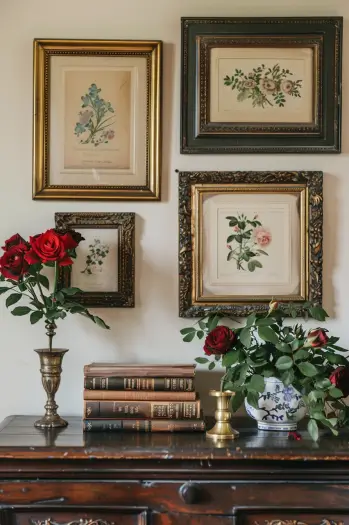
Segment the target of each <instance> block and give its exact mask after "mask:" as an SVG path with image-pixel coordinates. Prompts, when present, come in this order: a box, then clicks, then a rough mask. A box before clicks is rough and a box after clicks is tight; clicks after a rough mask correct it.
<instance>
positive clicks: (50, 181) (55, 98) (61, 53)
mask: <svg viewBox="0 0 349 525" xmlns="http://www.w3.org/2000/svg"><path fill="white" fill-rule="evenodd" d="M161 50H162V43H161V42H159V41H118V40H35V41H34V159H33V198H34V199H109V200H113V199H119V200H130V199H134V200H159V199H160V124H161V123H160V95H161V93H160V87H161V78H160V77H161Z"/></svg>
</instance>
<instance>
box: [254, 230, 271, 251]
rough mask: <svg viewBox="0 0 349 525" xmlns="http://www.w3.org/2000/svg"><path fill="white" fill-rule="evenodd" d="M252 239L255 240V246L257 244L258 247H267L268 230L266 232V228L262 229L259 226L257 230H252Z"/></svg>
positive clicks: (269, 238) (269, 241) (268, 240)
mask: <svg viewBox="0 0 349 525" xmlns="http://www.w3.org/2000/svg"><path fill="white" fill-rule="evenodd" d="M253 233H254V237H255V239H256V242H257V244H259V246H264V247H266V246H268V244H270V243H271V239H272V237H271V233H270V231H269V230H267V229H266V228H264V227H263V226H259V227H258V228H256V229H255V230H254V232H253Z"/></svg>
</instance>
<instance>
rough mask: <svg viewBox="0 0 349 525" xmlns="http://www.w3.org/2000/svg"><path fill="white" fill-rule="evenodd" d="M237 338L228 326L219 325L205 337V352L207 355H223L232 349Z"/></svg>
mask: <svg viewBox="0 0 349 525" xmlns="http://www.w3.org/2000/svg"><path fill="white" fill-rule="evenodd" d="M235 339H236V335H235V333H234V332H233V331H232V330H230V328H228V327H227V326H217V327H216V328H214V329H213V330H212V332H210V333H209V334H208V336H207V337H206V339H205V345H204V352H205V354H206V355H212V354H215V355H223V354H226V353H227V352H228V350H230V348H231V346H232V344H233V343H234V341H235Z"/></svg>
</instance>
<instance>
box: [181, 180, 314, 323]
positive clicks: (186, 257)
mask: <svg viewBox="0 0 349 525" xmlns="http://www.w3.org/2000/svg"><path fill="white" fill-rule="evenodd" d="M234 186H236V187H238V186H239V187H243V189H242V190H240V192H242V193H246V194H248V193H251V191H254V188H252V186H253V187H257V186H258V187H259V190H261V191H262V192H265V193H273V192H275V193H278V192H282V191H286V190H288V189H289V193H292V194H295V193H296V192H299V191H302V194H303V197H302V199H303V206H302V207H301V210H302V211H299V214H300V217H301V223H300V226H301V230H302V232H303V233H302V237H301V239H303V241H302V240H301V244H303V245H304V248H303V254H302V252H301V255H300V257H301V265H302V266H303V274H304V279H303V282H304V286H303V292H301V293H300V294H299V295H300V296H299V297H298V299H292V304H293V305H294V307H295V309H296V311H297V313H298V314H299V315H301V314H303V313H304V311H303V308H302V305H303V304H304V302H312V303H314V304H317V305H322V252H323V245H322V243H323V174H322V172H319V171H310V172H308V171H299V172H297V171H293V172H281V171H277V172H263V171H260V172H253V171H247V172H243V171H241V172H239V171H236V172H219V171H215V172H214V171H211V172H210V171H208V172H203V171H193V172H190V171H189V172H179V317H185V318H191V317H205V316H206V315H208V314H212V313H218V312H219V313H226V314H228V315H234V316H237V317H244V316H247V315H249V314H251V313H253V312H260V311H267V310H268V307H269V306H268V305H269V302H270V300H271V299H275V300H280V301H282V302H286V301H287V297H286V298H285V297H275V296H273V297H266V296H263V297H261V296H259V297H258V296H246V297H241V296H235V298H234V296H233V295H231V296H229V297H224V298H220V297H218V296H217V298H215V297H214V296H211V297H212V298H210V299H208V298H207V296H206V297H204V295H205V294H204V293H203V292H202V289H203V287H202V285H201V283H202V273H203V269H202V267H201V260H202V253H203V241H202V239H203V234H202V230H203V226H202V221H201V219H200V218H199V215H200V214H201V211H200V209H199V205H200V202H203V199H204V192H205V191H206V190H207V191H208V192H210V193H215V190H216V188H222V190H223V191H227V192H229V191H235V190H234ZM259 190H258V191H259ZM200 194H201V195H200ZM201 210H202V206H201ZM257 251H258V250H257ZM228 260H229V259H228ZM289 300H290V299H289Z"/></svg>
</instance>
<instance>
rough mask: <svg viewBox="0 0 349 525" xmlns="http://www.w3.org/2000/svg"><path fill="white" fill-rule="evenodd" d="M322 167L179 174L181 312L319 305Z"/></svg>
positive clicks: (245, 312) (193, 314) (192, 314)
mask: <svg viewBox="0 0 349 525" xmlns="http://www.w3.org/2000/svg"><path fill="white" fill-rule="evenodd" d="M322 198H323V197H322V173H321V172H231V173H229V172H183V173H180V183H179V199H180V202H179V221H180V222H179V224H180V241H179V242H180V246H179V275H180V277H179V280H180V281H179V283H180V288H179V289H180V299H179V300H180V307H179V308H180V316H181V317H199V316H205V315H207V314H208V313H210V312H225V313H230V314H233V315H236V316H245V315H248V314H250V313H252V312H255V311H262V310H267V309H268V304H269V302H270V301H271V300H272V299H274V300H277V301H282V302H287V301H292V303H294V304H295V307H296V309H297V310H298V312H299V313H301V311H302V304H303V303H304V302H314V303H316V304H321V303H322V218H323V214H322Z"/></svg>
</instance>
